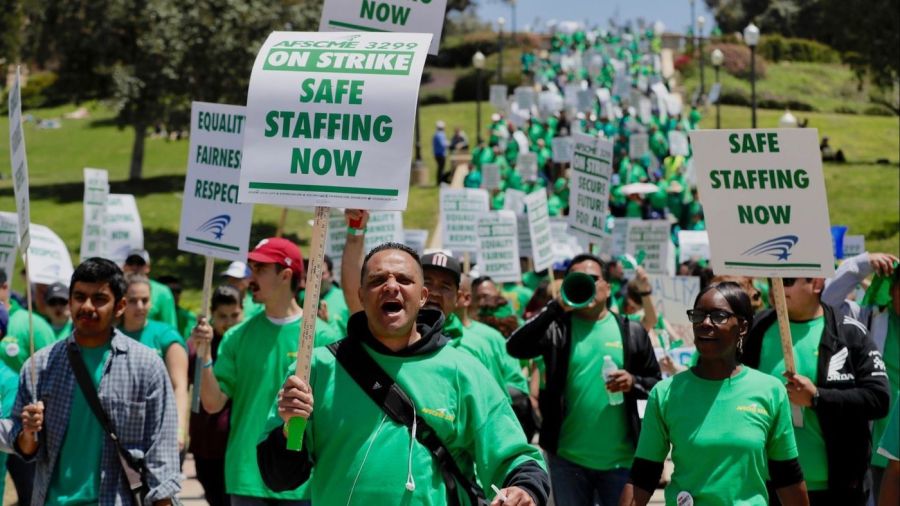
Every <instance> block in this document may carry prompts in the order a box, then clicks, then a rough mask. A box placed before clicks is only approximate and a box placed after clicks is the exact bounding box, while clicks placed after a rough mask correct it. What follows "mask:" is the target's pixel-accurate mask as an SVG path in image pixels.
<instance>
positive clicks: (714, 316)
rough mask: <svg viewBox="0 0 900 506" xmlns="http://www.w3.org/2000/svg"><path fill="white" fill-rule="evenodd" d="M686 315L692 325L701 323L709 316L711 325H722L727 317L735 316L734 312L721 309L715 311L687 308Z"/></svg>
mask: <svg viewBox="0 0 900 506" xmlns="http://www.w3.org/2000/svg"><path fill="white" fill-rule="evenodd" d="M687 316H688V320H690V321H691V323H693V324H694V325H697V324H700V323H703V322H704V321H706V318H707V317H709V321H711V322H712V323H713V325H724V324H725V322H727V321H728V319H729V318H731V317H732V316H734V317H737V315H736V314H734V313H732V312H729V311H724V310H722V309H716V310H715V311H704V310H702V309H688V310H687Z"/></svg>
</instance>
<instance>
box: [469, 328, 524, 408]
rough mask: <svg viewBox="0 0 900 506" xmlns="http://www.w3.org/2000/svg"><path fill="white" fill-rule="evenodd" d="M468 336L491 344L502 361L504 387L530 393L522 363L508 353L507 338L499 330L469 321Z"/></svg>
mask: <svg viewBox="0 0 900 506" xmlns="http://www.w3.org/2000/svg"><path fill="white" fill-rule="evenodd" d="M465 333H466V335H472V336H475V337H477V338H479V339H484V340H487V341H490V342H491V346H492V347H493V348H494V349H495V350H496V354H497V356H498V357H499V359H500V370H501V372H502V374H503V385H504V386H505V387H506V388H509V387H512V388H515V389H516V390H519V391H520V392H524V393H526V394H527V393H528V378H526V377H525V374H523V373H522V365H521V363H520V362H519V361H518V360H516V359H515V358H513V357H512V355H510V354H509V353H507V351H506V338H505V337H503V334H501V333H500V331H499V330H497V329H495V328H494V327H491V326H490V325H485V324H484V323H481V322H479V321H476V320H471V319H470V320H469V326H468V327H465Z"/></svg>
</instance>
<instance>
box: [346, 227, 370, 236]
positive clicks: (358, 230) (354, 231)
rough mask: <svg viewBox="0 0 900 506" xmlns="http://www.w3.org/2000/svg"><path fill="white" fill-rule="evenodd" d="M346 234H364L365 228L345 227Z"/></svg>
mask: <svg viewBox="0 0 900 506" xmlns="http://www.w3.org/2000/svg"><path fill="white" fill-rule="evenodd" d="M347 235H356V236H361V235H366V229H365V228H353V227H347Z"/></svg>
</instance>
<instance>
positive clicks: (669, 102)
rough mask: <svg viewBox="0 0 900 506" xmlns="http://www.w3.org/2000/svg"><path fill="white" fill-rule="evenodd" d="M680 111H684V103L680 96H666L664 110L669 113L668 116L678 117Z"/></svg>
mask: <svg viewBox="0 0 900 506" xmlns="http://www.w3.org/2000/svg"><path fill="white" fill-rule="evenodd" d="M682 109H684V102H683V101H682V99H681V94H679V93H669V94H668V95H667V96H666V110H667V111H668V112H669V115H671V116H678V115H679V114H681V111H682Z"/></svg>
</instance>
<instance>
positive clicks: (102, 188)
mask: <svg viewBox="0 0 900 506" xmlns="http://www.w3.org/2000/svg"><path fill="white" fill-rule="evenodd" d="M108 196H109V174H108V173H107V172H106V171H105V170H103V169H91V168H85V169H84V221H83V223H82V228H81V251H80V254H79V257H80V258H81V261H82V262H83V261H85V260H86V259H88V258H91V257H103V256H105V255H106V235H105V233H104V231H103V228H104V225H105V222H106V199H107V197H108Z"/></svg>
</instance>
